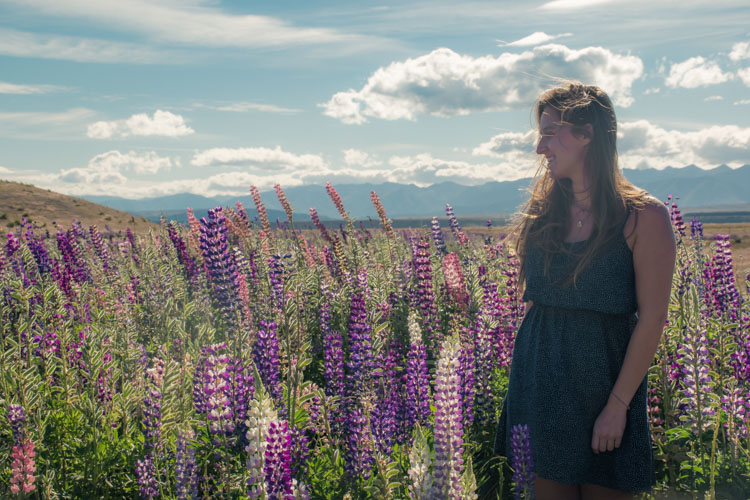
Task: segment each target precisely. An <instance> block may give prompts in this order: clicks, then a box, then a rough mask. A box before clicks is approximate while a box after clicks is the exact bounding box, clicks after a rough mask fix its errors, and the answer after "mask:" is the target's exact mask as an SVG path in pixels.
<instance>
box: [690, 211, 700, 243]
mask: <svg viewBox="0 0 750 500" xmlns="http://www.w3.org/2000/svg"><path fill="white" fill-rule="evenodd" d="M690 237H691V238H692V239H693V241H696V240H697V241H701V240H703V223H702V222H701V221H699V220H698V219H696V218H695V216H693V218H692V220H691V221H690Z"/></svg>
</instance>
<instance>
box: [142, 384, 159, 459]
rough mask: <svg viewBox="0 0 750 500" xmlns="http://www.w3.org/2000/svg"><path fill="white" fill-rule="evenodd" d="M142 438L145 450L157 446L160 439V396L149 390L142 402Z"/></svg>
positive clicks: (157, 392) (155, 391)
mask: <svg viewBox="0 0 750 500" xmlns="http://www.w3.org/2000/svg"><path fill="white" fill-rule="evenodd" d="M143 436H144V437H145V438H146V449H151V448H156V447H158V446H159V439H160V438H161V394H160V393H159V391H157V390H155V389H151V390H150V391H149V393H148V396H146V398H145V399H144V401H143Z"/></svg>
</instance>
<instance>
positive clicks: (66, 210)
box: [0, 180, 158, 236]
mask: <svg viewBox="0 0 750 500" xmlns="http://www.w3.org/2000/svg"><path fill="white" fill-rule="evenodd" d="M22 217H25V218H26V219H27V220H30V221H32V222H34V224H36V226H37V227H40V228H41V232H42V233H43V232H44V231H45V230H47V231H49V232H50V234H54V233H56V232H57V228H56V227H55V224H57V226H60V225H62V226H63V227H64V228H65V229H68V228H70V226H71V224H72V222H73V219H74V218H75V219H78V220H79V221H81V224H83V226H84V227H88V226H91V225H93V224H96V225H97V226H99V230H100V231H101V232H102V233H104V232H105V231H106V230H105V225H108V226H109V227H110V229H111V230H112V231H113V232H115V233H117V232H120V231H122V232H123V234H124V232H125V230H126V229H127V228H128V227H130V228H131V229H132V230H133V232H136V233H145V232H147V231H148V230H149V229H151V228H156V227H158V225H157V224H154V223H153V222H150V221H148V220H146V219H144V218H142V217H135V216H132V215H130V214H129V213H126V212H121V211H119V210H114V209H112V208H108V207H105V206H103V205H98V204H96V203H92V202H90V201H86V200H83V199H81V198H75V197H72V196H66V195H64V194H60V193H55V192H53V191H50V190H48V189H40V188H37V187H34V186H32V185H30V184H20V183H18V182H9V181H3V180H0V234H2V235H3V236H4V235H5V234H6V233H7V232H9V231H13V230H15V229H16V228H17V226H18V225H19V224H20V223H21V218H22ZM53 222H54V224H53ZM38 232H39V231H37V233H38Z"/></svg>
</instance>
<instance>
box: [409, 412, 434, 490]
mask: <svg viewBox="0 0 750 500" xmlns="http://www.w3.org/2000/svg"><path fill="white" fill-rule="evenodd" d="M431 458H432V457H431V456H430V446H429V445H428V444H427V440H426V439H425V437H424V434H423V433H422V429H421V427H419V425H417V427H416V436H415V437H414V444H413V445H412V447H411V451H410V452H409V479H410V480H411V484H409V498H411V499H412V500H428V499H429V498H430V490H431V489H432V474H430V461H431Z"/></svg>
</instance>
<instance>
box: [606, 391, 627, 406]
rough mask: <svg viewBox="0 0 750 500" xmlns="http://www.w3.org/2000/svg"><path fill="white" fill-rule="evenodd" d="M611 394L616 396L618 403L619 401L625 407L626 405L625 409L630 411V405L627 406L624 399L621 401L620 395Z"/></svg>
mask: <svg viewBox="0 0 750 500" xmlns="http://www.w3.org/2000/svg"><path fill="white" fill-rule="evenodd" d="M610 394H611V395H612V396H614V397H615V399H616V400H617V401H619V402H620V403H622V404H624V405H625V408H627V409H628V410H629V409H630V405H629V404H627V403H626V402H625V401H623V400H622V399H620V396H618V395H617V394H615V393H614V392H610Z"/></svg>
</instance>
